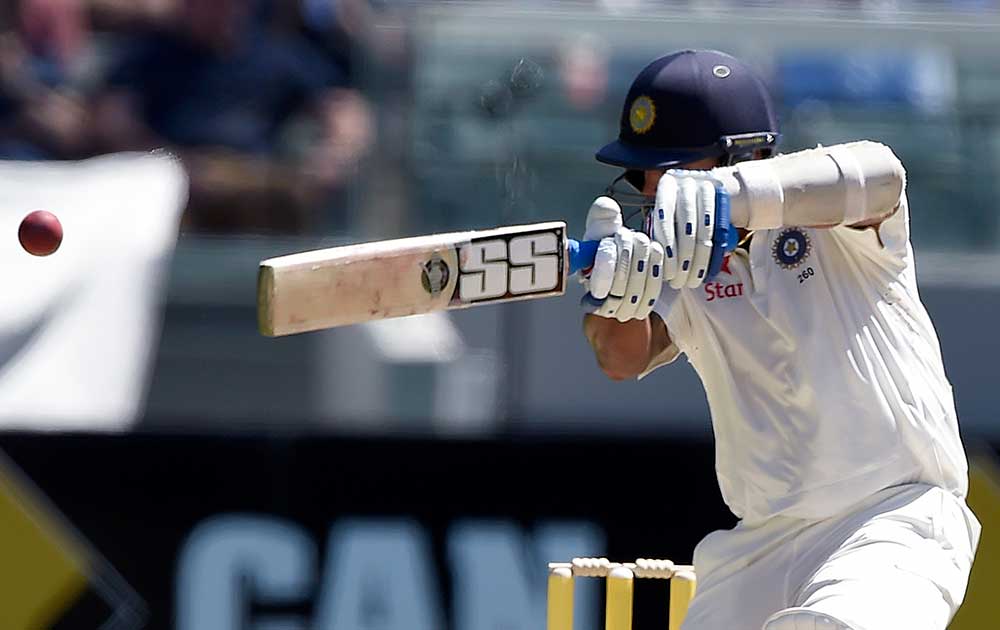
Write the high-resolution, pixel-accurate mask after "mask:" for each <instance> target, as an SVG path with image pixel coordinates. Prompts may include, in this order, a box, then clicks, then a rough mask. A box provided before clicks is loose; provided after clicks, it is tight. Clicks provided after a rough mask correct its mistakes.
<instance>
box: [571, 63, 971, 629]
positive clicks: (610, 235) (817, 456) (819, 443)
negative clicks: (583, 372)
mask: <svg viewBox="0 0 1000 630" xmlns="http://www.w3.org/2000/svg"><path fill="white" fill-rule="evenodd" d="M778 138H779V133H778V126H777V123H776V118H775V115H774V110H773V107H772V104H771V101H770V98H769V96H768V93H767V89H766V87H765V85H764V83H763V82H762V81H761V80H760V79H759V78H758V77H757V76H755V75H754V73H753V72H752V71H751V70H750V69H749V68H748V67H747V66H746V65H745V64H743V63H741V62H740V61H739V60H737V59H734V58H733V57H731V56H729V55H726V54H723V53H719V52H715V51H690V50H686V51H682V52H677V53H674V54H671V55H667V56H665V57H662V58H660V59H657V60H655V61H653V62H652V63H651V64H649V65H648V66H647V67H646V68H645V69H643V70H642V71H641V72H640V73H639V75H638V77H637V78H636V79H635V81H634V82H633V84H632V86H631V88H630V90H629V92H628V95H627V97H626V100H625V107H624V111H623V112H622V117H621V131H620V135H619V138H618V140H616V141H615V142H612V143H610V144H608V145H607V146H605V147H603V148H602V149H601V150H600V151H598V153H597V159H598V160H599V161H601V162H604V163H606V164H610V165H612V166H616V167H621V168H623V169H625V172H624V174H623V175H622V176H621V177H619V178H618V179H617V180H615V183H613V184H612V186H611V187H610V188H609V191H608V194H607V195H606V196H603V197H600V198H598V199H597V200H596V201H595V202H594V203H593V205H592V207H591V209H590V212H589V214H588V216H587V223H586V234H585V235H584V238H585V239H587V240H598V241H600V245H599V247H598V253H597V257H596V259H595V262H594V266H593V267H592V268H591V269H590V270H588V271H587V272H585V273H584V275H585V277H584V279H583V282H584V284H585V286H586V287H587V290H588V294H587V295H586V296H585V298H584V300H585V306H586V307H587V309H588V311H589V312H588V314H587V315H585V316H584V323H583V328H584V333H585V335H586V337H587V340H588V341H589V342H590V344H591V346H592V347H593V350H594V353H595V354H596V356H597V361H598V364H599V365H600V367H601V368H602V369H603V371H604V372H605V373H606V374H607V375H608V376H609V377H611V378H612V379H616V380H617V379H627V378H635V377H642V376H645V375H646V374H648V373H649V372H651V371H652V370H654V369H656V368H657V367H659V366H661V365H664V364H667V363H670V362H672V361H673V360H674V359H676V358H677V356H678V355H680V354H681V353H684V354H686V355H687V358H688V360H689V361H690V362H691V364H692V365H693V366H694V368H695V370H696V371H697V372H698V375H699V376H700V378H701V381H702V383H703V384H704V387H705V391H706V393H707V397H708V402H709V406H710V408H711V413H712V425H713V430H714V434H715V441H716V471H717V473H718V479H719V485H720V486H721V489H722V494H723V497H724V499H725V501H726V503H727V504H728V505H729V507H730V508H731V510H732V511H733V513H734V514H735V515H736V516H737V517H738V518H739V519H740V520H739V523H738V525H737V526H736V527H735V528H734V529H732V530H726V531H717V532H714V533H711V534H709V535H708V536H707V537H706V538H705V539H704V540H702V541H701V543H699V544H698V546H697V548H696V549H695V552H694V564H695V570H696V573H697V574H698V579H699V585H698V593H697V595H696V597H695V599H694V601H693V602H692V605H691V608H690V611H689V613H688V617H687V619H686V621H685V623H684V626H683V627H684V629H685V630H760V629H763V630H821V629H822V630H904V629H905V630H944V629H945V627H946V626H947V624H948V622H949V621H950V620H951V618H952V616H953V615H954V614H955V612H956V610H957V609H958V607H959V605H960V604H961V602H962V598H963V597H964V595H965V589H966V584H967V581H968V576H969V571H970V568H971V565H972V559H973V556H974V553H975V549H976V545H977V543H978V539H979V533H980V526H979V523H978V522H977V520H976V518H975V516H974V515H973V514H972V512H971V511H970V510H969V509H968V507H967V506H966V502H965V498H966V493H967V487H968V475H967V462H966V457H965V452H964V449H963V446H962V443H961V440H960V437H959V431H958V423H957V419H956V414H955V406H954V401H953V397H952V391H951V386H950V384H949V383H948V379H947V377H946V376H945V371H944V367H943V365H942V359H941V351H940V348H939V344H938V339H937V335H936V333H935V331H934V327H933V325H932V323H931V320H930V318H929V317H928V315H927V312H926V310H925V309H924V306H923V305H922V304H921V302H920V297H919V295H918V292H917V283H916V275H915V270H914V260H913V250H912V248H911V246H910V240H909V210H908V207H907V199H906V194H905V187H906V180H905V172H904V170H903V166H902V164H900V162H899V160H898V159H897V158H896V156H895V155H894V154H893V153H892V151H891V150H890V149H889V148H888V147H886V146H884V145H881V144H878V143H875V142H868V141H861V142H852V143H848V144H843V145H837V146H830V147H819V148H816V149H810V150H806V151H800V152H797V153H790V154H786V155H776V154H775V153H774V152H775V147H776V144H777V141H778ZM629 186H631V188H632V190H630V191H629V190H627V188H628V187H629ZM726 205H728V206H729V208H728V213H729V219H730V221H731V225H732V227H733V228H736V229H733V230H732V231H733V232H735V233H736V235H737V236H738V238H734V239H732V240H733V242H731V243H729V245H728V246H727V247H720V244H719V243H720V240H719V238H718V236H719V234H718V233H717V230H725V229H726V225H725V224H726V217H725V214H726V212H725V210H726V208H725V206H726ZM622 207H625V208H626V212H625V213H624V215H623V211H622ZM640 210H641V214H642V216H643V218H644V223H643V225H642V226H641V227H640V226H637V227H640V229H631V228H629V227H628V224H629V223H631V222H632V221H631V220H630V216H631V214H633V213H637V212H640ZM726 240H727V241H728V240H729V239H728V238H727V239H726ZM734 246H735V249H733V247H734ZM722 251H727V253H726V254H725V256H724V257H723V256H722V255H721V253H722Z"/></svg>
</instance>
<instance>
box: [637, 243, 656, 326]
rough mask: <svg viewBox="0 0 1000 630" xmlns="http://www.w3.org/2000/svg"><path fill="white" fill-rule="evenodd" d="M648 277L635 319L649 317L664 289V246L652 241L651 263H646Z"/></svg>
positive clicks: (650, 249)
mask: <svg viewBox="0 0 1000 630" xmlns="http://www.w3.org/2000/svg"><path fill="white" fill-rule="evenodd" d="M646 264H647V265H648V267H647V271H648V273H647V275H646V286H645V287H644V288H643V292H642V296H641V297H640V298H639V304H638V305H637V308H636V309H635V315H634V317H635V319H646V318H647V317H649V313H650V311H652V310H653V305H654V304H656V300H657V298H659V297H660V290H661V289H662V288H663V246H662V245H660V244H659V243H657V242H656V241H652V242H650V244H649V261H648V262H647V263H646Z"/></svg>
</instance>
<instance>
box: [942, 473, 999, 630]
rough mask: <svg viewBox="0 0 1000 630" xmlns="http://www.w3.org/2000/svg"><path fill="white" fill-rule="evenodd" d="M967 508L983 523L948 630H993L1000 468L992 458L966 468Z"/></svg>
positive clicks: (996, 607)
mask: <svg viewBox="0 0 1000 630" xmlns="http://www.w3.org/2000/svg"><path fill="white" fill-rule="evenodd" d="M969 507H971V508H972V511H973V512H975V513H976V517H977V518H979V522H980V523H982V524H983V535H982V537H981V538H980V539H979V549H978V551H976V561H975V563H974V564H973V565H972V577H971V578H970V579H969V590H968V591H967V592H966V595H965V603H964V604H962V607H961V608H960V609H959V611H958V614H957V615H955V620H954V621H953V622H952V623H951V625H950V626H948V628H949V630H996V628H997V627H1000V626H998V623H1000V621H998V619H1000V604H998V603H997V585H998V584H1000V466H998V465H997V463H996V461H995V460H994V459H992V458H989V457H985V456H981V457H976V458H973V459H972V462H971V466H970V469H969Z"/></svg>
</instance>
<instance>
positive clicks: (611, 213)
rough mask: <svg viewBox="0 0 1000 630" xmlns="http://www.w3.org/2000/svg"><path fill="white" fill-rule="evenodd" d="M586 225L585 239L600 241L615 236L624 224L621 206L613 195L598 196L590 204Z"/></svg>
mask: <svg viewBox="0 0 1000 630" xmlns="http://www.w3.org/2000/svg"><path fill="white" fill-rule="evenodd" d="M586 225H587V227H586V230H585V231H584V233H583V240H585V241H599V240H601V239H602V238H605V237H608V236H614V234H615V232H617V231H618V230H620V229H621V228H622V226H623V225H624V220H623V219H622V208H621V206H619V205H618V202H617V201H615V200H614V199H612V198H611V197H598V198H597V199H595V200H594V202H593V203H592V204H590V210H589V211H588V212H587V224H586Z"/></svg>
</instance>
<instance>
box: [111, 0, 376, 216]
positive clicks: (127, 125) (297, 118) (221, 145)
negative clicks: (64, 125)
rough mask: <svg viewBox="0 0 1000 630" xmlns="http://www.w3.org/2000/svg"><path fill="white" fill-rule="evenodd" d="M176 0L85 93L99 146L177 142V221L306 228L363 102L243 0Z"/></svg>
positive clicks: (353, 144)
mask: <svg viewBox="0 0 1000 630" xmlns="http://www.w3.org/2000/svg"><path fill="white" fill-rule="evenodd" d="M180 1H181V4H180V6H179V8H178V11H177V13H176V18H174V21H173V22H171V23H169V24H167V25H165V26H166V28H163V29H160V30H158V31H151V32H148V33H147V34H145V35H143V36H141V37H139V38H137V41H135V42H133V44H132V46H130V48H129V50H128V51H127V52H126V53H125V54H124V55H123V58H122V59H121V61H120V63H118V64H116V65H115V67H114V69H113V70H112V71H111V72H110V74H109V77H108V86H107V91H106V93H104V94H103V95H102V96H101V97H100V98H99V99H97V103H96V105H95V128H96V130H97V131H98V133H99V135H100V137H101V139H102V147H101V148H102V149H103V150H122V149H143V148H151V147H156V146H168V147H171V148H172V149H173V150H175V151H177V152H178V154H179V155H180V156H181V157H182V159H183V160H184V162H185V163H186V165H187V168H188V172H189V173H190V176H191V201H190V203H189V206H188V215H187V217H186V225H187V226H189V227H193V228H196V229H201V230H208V231H236V230H265V231H286V232H289V231H290V232H297V231H302V230H304V229H307V228H308V227H310V225H312V224H313V219H314V216H313V212H312V211H313V210H314V209H315V208H316V207H317V205H318V204H321V203H323V202H326V201H328V200H329V199H330V195H331V193H332V192H333V191H336V190H338V189H342V188H343V187H344V186H345V185H346V183H347V182H348V181H349V180H350V178H351V176H352V175H353V173H354V171H355V167H356V165H357V162H358V160H359V159H360V158H361V156H362V155H363V154H364V152H365V151H366V149H367V147H368V145H369V143H370V137H371V133H372V125H371V121H370V116H369V113H368V107H367V104H366V102H365V101H364V99H363V98H362V97H361V96H360V95H359V94H358V93H357V92H355V91H353V90H351V89H350V88H348V87H347V86H346V85H345V79H344V73H343V71H342V70H341V69H340V68H338V67H336V66H334V65H333V64H331V63H330V62H329V61H328V60H327V59H326V58H324V57H323V56H322V55H321V54H319V53H317V52H316V51H315V50H313V49H312V48H310V47H309V46H308V45H307V44H306V43H305V42H303V41H297V40H294V39H291V38H287V37H281V36H279V35H276V34H275V33H274V32H272V31H271V30H268V29H265V28H261V27H260V24H259V20H258V19H257V18H258V14H257V8H258V7H256V6H254V5H255V3H251V2H247V1H246V0H180ZM167 15H172V14H170V13H167Z"/></svg>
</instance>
